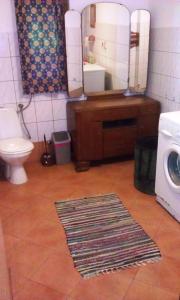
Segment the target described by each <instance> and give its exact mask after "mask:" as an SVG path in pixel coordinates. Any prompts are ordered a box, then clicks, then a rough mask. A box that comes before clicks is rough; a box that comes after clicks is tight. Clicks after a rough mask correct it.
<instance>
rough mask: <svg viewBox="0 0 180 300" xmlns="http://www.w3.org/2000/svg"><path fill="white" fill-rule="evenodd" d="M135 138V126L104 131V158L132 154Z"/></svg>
mask: <svg viewBox="0 0 180 300" xmlns="http://www.w3.org/2000/svg"><path fill="white" fill-rule="evenodd" d="M136 137H137V127H136V126H127V127H125V126H124V127H121V128H107V129H104V130H103V138H104V149H103V150H104V151H103V154H104V158H108V157H113V156H119V155H130V154H133V152H134V146H135V142H136Z"/></svg>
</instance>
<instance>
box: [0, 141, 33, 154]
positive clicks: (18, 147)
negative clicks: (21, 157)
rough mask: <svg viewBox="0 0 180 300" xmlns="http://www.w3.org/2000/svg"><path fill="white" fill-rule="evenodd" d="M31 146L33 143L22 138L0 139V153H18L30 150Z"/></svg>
mask: <svg viewBox="0 0 180 300" xmlns="http://www.w3.org/2000/svg"><path fill="white" fill-rule="evenodd" d="M33 148H34V145H33V143H32V142H31V141H29V140H26V139H23V138H10V139H4V140H1V141H0V153H3V154H16V153H17V154H20V153H24V152H28V151H31V150H32V149H33Z"/></svg>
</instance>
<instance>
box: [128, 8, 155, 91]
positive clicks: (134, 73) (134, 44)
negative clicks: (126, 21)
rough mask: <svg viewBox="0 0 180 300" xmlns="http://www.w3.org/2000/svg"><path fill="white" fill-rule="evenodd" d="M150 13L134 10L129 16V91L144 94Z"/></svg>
mask: <svg viewBox="0 0 180 300" xmlns="http://www.w3.org/2000/svg"><path fill="white" fill-rule="evenodd" d="M149 30H150V13H149V12H148V11H146V10H136V11H134V12H133V13H132V15H131V44H130V47H131V50H130V82H129V87H130V90H131V91H134V92H137V93H144V92H145V90H146V85H147V71H148V55H149Z"/></svg>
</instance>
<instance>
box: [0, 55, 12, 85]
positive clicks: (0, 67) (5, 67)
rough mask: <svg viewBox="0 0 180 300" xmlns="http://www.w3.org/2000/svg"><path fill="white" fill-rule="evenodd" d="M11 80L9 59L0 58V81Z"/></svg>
mask: <svg viewBox="0 0 180 300" xmlns="http://www.w3.org/2000/svg"><path fill="white" fill-rule="evenodd" d="M8 80H13V74H12V67H11V59H10V58H9V57H3V58H0V81H8Z"/></svg>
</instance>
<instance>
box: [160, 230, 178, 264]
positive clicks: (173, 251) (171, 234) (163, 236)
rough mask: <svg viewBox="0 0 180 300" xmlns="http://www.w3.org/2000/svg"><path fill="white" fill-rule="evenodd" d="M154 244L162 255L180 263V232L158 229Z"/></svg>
mask: <svg viewBox="0 0 180 300" xmlns="http://www.w3.org/2000/svg"><path fill="white" fill-rule="evenodd" d="M179 226H180V225H179ZM156 242H157V244H158V245H159V247H160V249H161V253H162V254H163V255H165V256H167V257H172V258H175V259H178V260H179V263H180V231H177V230H174V229H171V228H168V227H160V228H159V231H158V232H157V234H156Z"/></svg>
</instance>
